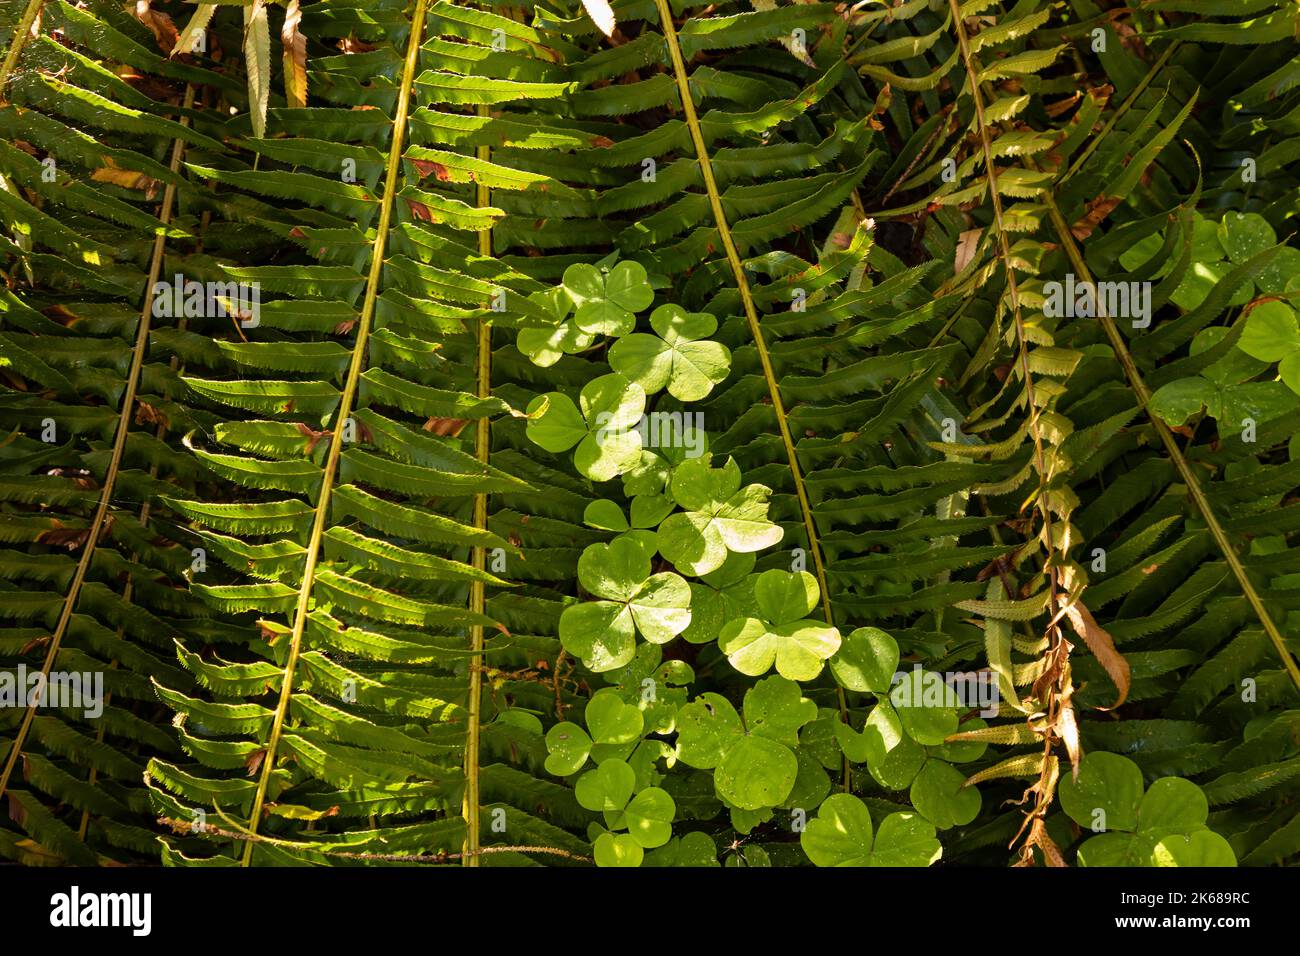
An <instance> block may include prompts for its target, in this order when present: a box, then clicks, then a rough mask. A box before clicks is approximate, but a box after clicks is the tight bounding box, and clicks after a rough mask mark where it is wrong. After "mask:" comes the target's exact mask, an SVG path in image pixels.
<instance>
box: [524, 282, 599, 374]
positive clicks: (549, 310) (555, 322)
mask: <svg viewBox="0 0 1300 956" xmlns="http://www.w3.org/2000/svg"><path fill="white" fill-rule="evenodd" d="M526 301H527V305H528V308H527V309H526V311H525V314H524V315H523V316H521V318H520V324H521V326H522V327H521V328H520V330H519V335H518V337H517V338H516V340H515V344H516V346H518V348H519V351H520V352H522V353H523V354H524V355H527V356H528V358H529V359H530V360H531V361H532V363H533V364H534V365H537V366H540V367H541V368H549V367H550V366H552V365H554V364H555V363H556V362H558V361H559V360H560V359H561V358H562V357H564V356H565V355H572V354H574V353H577V352H581V351H582V350H583V349H585V348H588V347H590V346H591V344H592V343H593V342H594V341H596V337H595V336H594V335H590V334H588V333H586V332H583V331H582V330H581V329H579V328H578V327H577V326H576V325H574V324H573V321H572V320H571V319H568V318H567V316H568V314H569V311H570V310H571V309H572V308H573V302H572V301H571V300H570V299H569V296H568V295H567V294H566V293H565V291H564V289H563V288H556V289H547V290H545V291H543V292H534V293H532V294H531V295H529V296H528V297H527V300H526Z"/></svg>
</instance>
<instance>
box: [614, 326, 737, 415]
mask: <svg viewBox="0 0 1300 956" xmlns="http://www.w3.org/2000/svg"><path fill="white" fill-rule="evenodd" d="M650 327H651V328H653V329H654V330H655V332H657V333H658V335H647V334H646V333H644V332H634V333H632V334H631V335H626V336H624V337H623V338H621V339H619V340H618V341H617V342H615V343H614V344H613V345H612V346H610V349H609V364H610V367H611V368H613V369H614V371H616V372H621V373H623V374H624V375H626V376H627V377H628V378H630V379H631V380H632V381H634V382H637V383H638V384H640V385H641V387H642V388H644V389H645V390H646V394H648V395H653V394H654V393H655V392H658V391H661V390H662V389H664V388H667V389H668V394H669V395H671V396H673V398H676V399H678V400H680V401H683V402H694V401H699V400H700V399H702V398H704V397H705V396H707V395H708V394H709V392H711V391H712V390H713V386H714V385H717V384H718V383H719V382H721V381H723V380H724V379H725V378H726V377H727V373H728V372H729V371H730V370H731V350H730V349H728V348H727V347H726V346H725V345H723V344H722V343H721V342H710V341H702V340H707V339H708V337H709V336H710V335H712V334H713V333H714V332H716V331H717V329H718V320H717V319H715V318H714V317H713V316H711V315H709V314H708V313H707V312H687V311H686V310H685V309H683V308H682V307H681V306H678V305H671V304H670V305H661V306H660V307H659V308H657V309H655V310H654V311H653V312H652V313H650Z"/></svg>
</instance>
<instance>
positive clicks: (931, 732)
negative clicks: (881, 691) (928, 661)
mask: <svg viewBox="0 0 1300 956" xmlns="http://www.w3.org/2000/svg"><path fill="white" fill-rule="evenodd" d="M889 701H890V703H891V704H892V705H893V707H894V709H895V711H897V713H898V718H899V720H900V721H902V724H903V729H904V730H905V731H906V732H907V735H908V736H909V737H911V738H912V739H913V740H915V741H916V742H917V743H920V744H928V745H932V746H938V745H939V744H942V743H943V742H944V740H946V739H947V738H948V737H949V736H950V735H952V734H954V733H956V732H957V708H958V707H959V706H960V701H959V700H958V699H957V694H956V692H955V691H953V689H952V688H951V687H950V686H948V684H947V683H946V682H945V681H944V679H943V676H942V675H940V674H937V673H935V672H934V671H926V670H922V669H921V668H920V667H914V668H912V670H910V671H907V672H906V673H904V674H903V677H902V680H900V681H899V682H898V684H897V685H896V686H895V687H894V689H893V690H892V691H891V692H890V694H889Z"/></svg>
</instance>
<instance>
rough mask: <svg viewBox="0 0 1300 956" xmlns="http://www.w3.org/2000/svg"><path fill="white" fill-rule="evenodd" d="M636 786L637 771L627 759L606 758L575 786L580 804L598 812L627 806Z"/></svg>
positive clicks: (574, 790) (615, 810)
mask: <svg viewBox="0 0 1300 956" xmlns="http://www.w3.org/2000/svg"><path fill="white" fill-rule="evenodd" d="M635 788H636V773H635V772H634V771H633V770H632V768H631V767H630V766H628V763H627V761H625V760H606V761H605V762H604V763H602V764H598V765H597V766H596V767H595V768H594V769H592V770H588V771H587V772H586V773H584V774H583V775H582V776H581V777H579V778H578V783H577V785H576V786H575V787H574V788H573V792H574V796H575V797H577V800H578V804H579V806H582V807H585V808H586V809H588V810H593V811H595V812H597V813H599V812H601V811H604V812H611V813H612V812H617V811H619V810H622V809H623V808H624V807H626V806H627V802H628V801H629V800H631V799H632V791H633V790H634V789H635Z"/></svg>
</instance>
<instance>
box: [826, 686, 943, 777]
mask: <svg viewBox="0 0 1300 956" xmlns="http://www.w3.org/2000/svg"><path fill="white" fill-rule="evenodd" d="M834 731H835V739H836V740H838V741H839V743H840V747H841V748H842V749H843V750H844V754H845V756H847V757H848V758H849V759H850V760H851V761H853V762H854V763H865V764H866V765H867V770H868V771H869V772H870V773H871V776H872V777H874V778H875V780H876V782H877V783H879V784H880V785H881V786H882V787H885V788H887V789H889V790H906V789H907V788H908V787H909V786H911V784H912V781H913V780H915V779H916V775H917V774H918V773H920V771H921V768H922V767H923V766H925V760H926V752H925V748H924V747H923V746H921V745H920V744H918V743H917V742H916V741H915V740H913V739H912V738H911V737H910V736H909V735H908V734H907V733H906V732H905V731H904V730H903V721H902V720H901V719H900V718H899V716H898V712H897V711H895V710H894V708H893V707H891V706H890V705H889V703H888V701H881V702H880V703H878V704H877V705H876V706H875V707H874V708H872V710H871V713H870V714H869V715H868V716H867V721H866V724H864V725H863V728H862V730H861V732H857V731H854V730H853V729H852V728H851V727H850V726H849V725H848V724H845V723H841V722H839V721H837V722H836V724H835V728H834Z"/></svg>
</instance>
